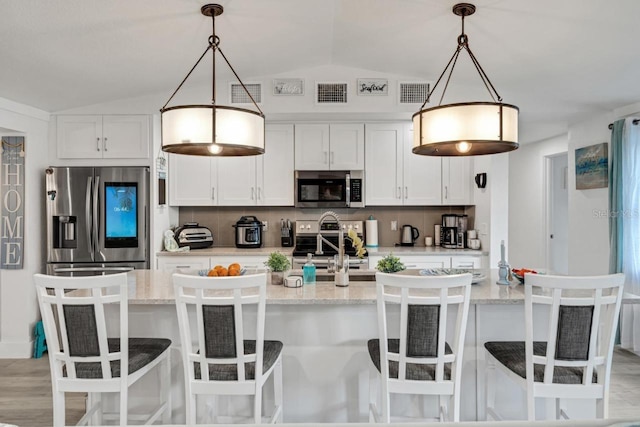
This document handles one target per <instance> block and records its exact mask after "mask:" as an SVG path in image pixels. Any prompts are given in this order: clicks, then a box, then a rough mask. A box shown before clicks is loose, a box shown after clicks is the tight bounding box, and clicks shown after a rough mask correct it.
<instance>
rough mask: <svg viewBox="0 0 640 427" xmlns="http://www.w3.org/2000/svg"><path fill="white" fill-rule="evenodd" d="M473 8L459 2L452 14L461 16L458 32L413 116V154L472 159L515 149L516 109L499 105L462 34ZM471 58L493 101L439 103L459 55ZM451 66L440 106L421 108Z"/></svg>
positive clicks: (516, 136)
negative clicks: (450, 53)
mask: <svg viewBox="0 0 640 427" xmlns="http://www.w3.org/2000/svg"><path fill="white" fill-rule="evenodd" d="M475 11H476V7H475V6H474V5H472V4H470V3H459V4H456V5H455V6H454V7H453V13H454V14H456V15H458V16H460V17H462V32H461V34H460V35H459V36H458V47H457V48H456V51H455V52H454V54H453V56H452V57H451V59H450V60H449V63H448V64H447V66H446V67H445V69H444V70H443V71H442V74H440V77H439V78H438V80H437V81H436V84H435V85H434V86H433V89H432V90H431V91H429V93H428V95H427V99H426V100H425V101H424V103H423V104H422V107H420V111H418V112H417V113H415V114H414V115H413V150H412V151H413V153H415V154H421V155H426V156H475V155H481V154H495V153H504V152H507V151H512V150H515V149H516V148H518V112H519V110H518V107H516V106H515V105H510V104H504V103H502V98H501V97H500V95H499V94H498V92H497V91H496V89H495V87H494V86H493V84H492V83H491V81H490V80H489V77H487V75H486V73H485V72H484V70H483V69H482V67H481V66H480V63H479V62H478V60H477V59H476V57H475V56H474V55H473V53H472V52H471V49H470V48H469V39H468V37H467V35H466V34H465V33H464V18H465V17H466V16H469V15H472V14H473V13H474V12H475ZM463 50H464V51H466V52H467V53H468V54H469V56H470V57H471V61H472V62H473V65H474V66H475V67H476V70H477V71H478V74H480V78H481V79H482V82H483V83H484V85H485V87H486V88H487V90H488V91H489V95H490V96H491V98H492V99H493V102H463V103H457V104H446V105H440V104H442V98H444V94H445V92H446V91H447V86H448V85H449V80H450V79H451V74H452V73H453V69H454V67H455V65H456V62H457V60H458V56H459V55H460V52H462V51H463ZM449 67H451V69H450V71H449V75H448V77H447V81H446V83H445V86H444V90H443V91H442V96H441V97H440V104H439V105H437V106H435V107H432V108H426V109H425V108H424V107H425V105H426V104H427V103H428V102H429V99H430V98H431V95H432V94H433V92H434V91H435V89H436V87H438V83H440V81H441V80H442V78H443V77H444V75H445V74H446V73H447V70H448V69H449Z"/></svg>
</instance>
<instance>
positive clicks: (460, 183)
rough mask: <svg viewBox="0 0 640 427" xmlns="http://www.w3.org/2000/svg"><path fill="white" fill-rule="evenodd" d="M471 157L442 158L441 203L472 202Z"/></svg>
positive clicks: (457, 203) (469, 203) (468, 203)
mask: <svg viewBox="0 0 640 427" xmlns="http://www.w3.org/2000/svg"><path fill="white" fill-rule="evenodd" d="M472 167H473V160H472V159H471V157H466V156H463V157H443V158H442V204H443V205H471V204H473V182H472V178H471V175H472V174H471V170H472Z"/></svg>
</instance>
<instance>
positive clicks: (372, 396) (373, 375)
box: [369, 365, 380, 423]
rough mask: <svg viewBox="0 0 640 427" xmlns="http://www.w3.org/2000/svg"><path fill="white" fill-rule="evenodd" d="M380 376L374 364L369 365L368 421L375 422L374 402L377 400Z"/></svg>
mask: <svg viewBox="0 0 640 427" xmlns="http://www.w3.org/2000/svg"><path fill="white" fill-rule="evenodd" d="M379 378H380V374H379V373H378V370H377V369H376V368H375V366H373V365H372V366H370V367H369V422H370V423H374V422H376V417H377V416H378V414H374V412H373V411H375V408H376V406H377V405H376V402H377V400H378V380H379Z"/></svg>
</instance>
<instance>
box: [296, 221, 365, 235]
mask: <svg viewBox="0 0 640 427" xmlns="http://www.w3.org/2000/svg"><path fill="white" fill-rule="evenodd" d="M340 228H342V231H343V232H344V233H345V234H346V233H347V232H348V231H349V230H351V229H353V230H355V231H356V233H357V234H358V235H359V236H362V234H363V232H364V221H340V224H338V223H337V222H329V221H327V222H324V223H322V225H321V228H320V231H321V232H322V234H338V233H339V232H340ZM305 234H308V235H309V234H311V235H316V234H318V221H306V220H304V221H296V235H305Z"/></svg>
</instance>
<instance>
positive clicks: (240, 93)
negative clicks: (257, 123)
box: [229, 83, 262, 104]
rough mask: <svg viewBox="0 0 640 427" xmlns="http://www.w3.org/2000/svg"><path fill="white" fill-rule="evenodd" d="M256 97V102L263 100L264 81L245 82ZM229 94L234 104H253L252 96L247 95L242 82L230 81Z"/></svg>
mask: <svg viewBox="0 0 640 427" xmlns="http://www.w3.org/2000/svg"><path fill="white" fill-rule="evenodd" d="M244 85H245V86H246V88H247V90H248V91H249V93H250V94H251V96H253V99H255V101H256V104H259V103H261V102H262V83H245V84H244ZM229 94H230V98H231V101H230V102H231V103H232V104H253V102H251V98H249V95H247V92H245V91H244V89H243V88H242V85H241V84H240V83H230V84H229Z"/></svg>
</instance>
